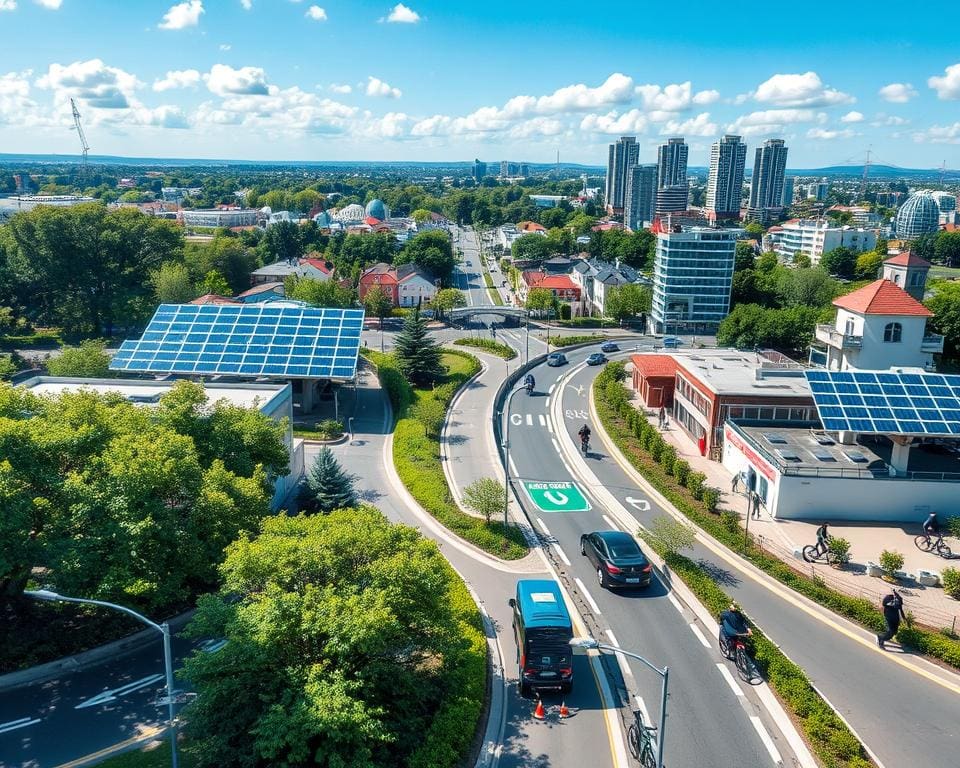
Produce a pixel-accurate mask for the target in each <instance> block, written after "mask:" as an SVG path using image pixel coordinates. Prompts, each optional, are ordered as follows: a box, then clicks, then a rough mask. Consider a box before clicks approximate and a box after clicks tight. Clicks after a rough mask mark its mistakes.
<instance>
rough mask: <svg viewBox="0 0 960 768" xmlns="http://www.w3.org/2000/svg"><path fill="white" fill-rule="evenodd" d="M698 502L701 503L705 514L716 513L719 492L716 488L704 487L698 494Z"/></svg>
mask: <svg viewBox="0 0 960 768" xmlns="http://www.w3.org/2000/svg"><path fill="white" fill-rule="evenodd" d="M700 500H701V501H702V502H703V506H704V508H706V510H707V512H709V513H711V514H713V513H715V512H716V511H717V506H718V505H719V504H720V491H718V490H717V489H716V488H711V487H710V486H706V487H705V488H704V489H703V490H702V491H701V492H700Z"/></svg>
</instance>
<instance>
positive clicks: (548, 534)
mask: <svg viewBox="0 0 960 768" xmlns="http://www.w3.org/2000/svg"><path fill="white" fill-rule="evenodd" d="M537 525H539V526H540V528H542V529H543V532H544V533H545V534H547V536H553V534H552V533H550V529H549V528H547V526H546V525H545V524H544V522H543V520H541V519H540V518H539V517H538V518H537Z"/></svg>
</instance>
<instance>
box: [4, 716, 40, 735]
mask: <svg viewBox="0 0 960 768" xmlns="http://www.w3.org/2000/svg"><path fill="white" fill-rule="evenodd" d="M39 722H40V720H38V719H31V718H29V717H21V718H20V719H19V720H11V721H10V722H8V723H0V733H7V732H9V731H15V730H17V729H18V728H26V727H27V726H28V725H36V724H37V723H39Z"/></svg>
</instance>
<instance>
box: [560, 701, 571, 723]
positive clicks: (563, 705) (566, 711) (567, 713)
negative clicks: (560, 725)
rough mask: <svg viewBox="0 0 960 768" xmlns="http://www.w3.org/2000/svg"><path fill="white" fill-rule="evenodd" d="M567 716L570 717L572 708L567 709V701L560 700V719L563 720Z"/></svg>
mask: <svg viewBox="0 0 960 768" xmlns="http://www.w3.org/2000/svg"><path fill="white" fill-rule="evenodd" d="M565 717H570V710H569V709H567V702H565V701H561V702H560V719H561V720H562V719H563V718H565Z"/></svg>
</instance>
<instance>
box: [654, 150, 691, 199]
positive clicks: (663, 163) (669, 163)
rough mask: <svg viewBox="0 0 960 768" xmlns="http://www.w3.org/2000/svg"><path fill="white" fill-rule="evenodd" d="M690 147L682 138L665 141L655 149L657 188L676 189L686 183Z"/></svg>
mask: <svg viewBox="0 0 960 768" xmlns="http://www.w3.org/2000/svg"><path fill="white" fill-rule="evenodd" d="M689 151H690V147H688V146H687V145H686V143H685V142H684V141H683V139H682V138H677V139H667V143H666V144H661V145H660V146H659V147H658V148H657V188H658V189H663V188H664V187H678V186H680V185H681V184H683V185H686V183H687V154H688V153H689Z"/></svg>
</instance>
